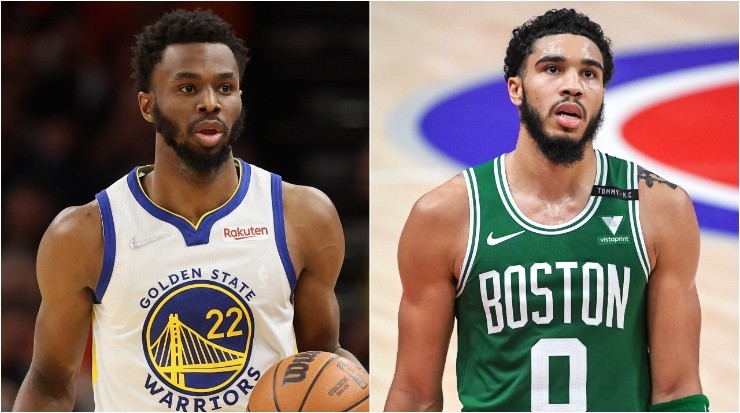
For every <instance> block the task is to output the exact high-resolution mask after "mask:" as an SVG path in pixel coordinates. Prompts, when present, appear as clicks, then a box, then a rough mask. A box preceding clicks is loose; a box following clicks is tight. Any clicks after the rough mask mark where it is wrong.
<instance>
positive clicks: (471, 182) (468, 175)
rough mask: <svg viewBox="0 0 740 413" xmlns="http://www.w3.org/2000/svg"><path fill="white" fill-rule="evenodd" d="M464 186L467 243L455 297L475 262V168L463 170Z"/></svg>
mask: <svg viewBox="0 0 740 413" xmlns="http://www.w3.org/2000/svg"><path fill="white" fill-rule="evenodd" d="M463 176H464V177H465V187H466V188H467V191H468V214H469V217H470V221H469V225H468V245H467V247H466V248H465V258H464V259H463V262H462V264H461V265H460V278H459V279H458V280H457V288H456V294H455V298H457V297H460V295H461V294H462V293H463V290H464V289H465V284H467V282H468V277H469V276H470V271H471V270H472V268H473V263H474V262H475V254H476V252H477V250H478V239H479V236H480V199H479V197H478V183H477V181H476V178H475V170H473V168H468V169H466V170H465V171H463Z"/></svg>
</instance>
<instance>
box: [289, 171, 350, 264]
mask: <svg viewBox="0 0 740 413" xmlns="http://www.w3.org/2000/svg"><path fill="white" fill-rule="evenodd" d="M282 188H283V214H284V217H285V231H286V237H287V241H288V249H289V250H290V256H291V259H292V260H293V264H294V265H295V266H296V270H297V271H298V273H300V270H301V269H302V268H306V267H310V266H311V265H312V264H316V259H318V260H330V261H339V262H341V260H342V258H343V257H344V233H343V231H342V224H341V222H340V220H339V214H338V213H337V209H336V207H335V206H334V203H333V202H332V201H331V199H329V197H328V196H327V195H326V194H325V193H324V192H322V191H321V190H319V189H317V188H314V187H310V186H305V185H296V184H291V183H288V182H283V186H282ZM313 258H316V259H314V260H313V262H312V259H313Z"/></svg>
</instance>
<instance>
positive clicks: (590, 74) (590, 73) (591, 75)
mask: <svg viewBox="0 0 740 413" xmlns="http://www.w3.org/2000/svg"><path fill="white" fill-rule="evenodd" d="M583 75H584V76H586V77H587V78H589V79H593V78H595V77H596V73H594V72H593V71H591V70H584V71H583Z"/></svg>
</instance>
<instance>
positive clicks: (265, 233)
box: [223, 225, 270, 242]
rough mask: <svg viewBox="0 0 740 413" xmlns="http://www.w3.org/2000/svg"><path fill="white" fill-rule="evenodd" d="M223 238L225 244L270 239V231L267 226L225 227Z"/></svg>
mask: <svg viewBox="0 0 740 413" xmlns="http://www.w3.org/2000/svg"><path fill="white" fill-rule="evenodd" d="M223 237H224V241H225V242H240V241H251V240H259V239H267V238H269V237H270V231H269V230H268V229H267V227H266V226H259V225H251V226H248V227H224V230H223Z"/></svg>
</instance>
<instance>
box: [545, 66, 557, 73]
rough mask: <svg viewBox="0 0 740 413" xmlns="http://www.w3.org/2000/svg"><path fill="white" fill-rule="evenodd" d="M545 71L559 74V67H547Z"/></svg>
mask: <svg viewBox="0 0 740 413" xmlns="http://www.w3.org/2000/svg"><path fill="white" fill-rule="evenodd" d="M545 71H546V72H547V73H557V72H558V67H557V66H547V67H546V68H545Z"/></svg>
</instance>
